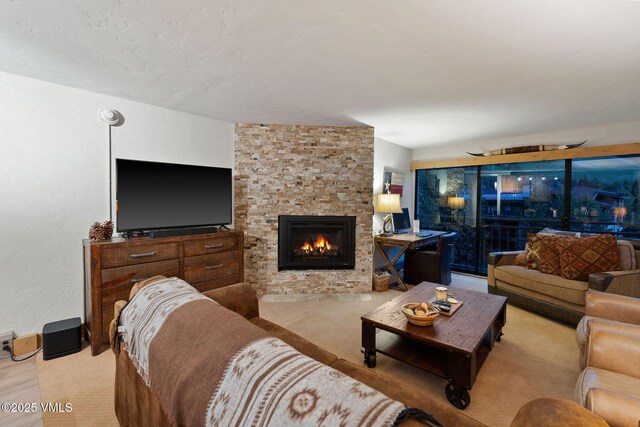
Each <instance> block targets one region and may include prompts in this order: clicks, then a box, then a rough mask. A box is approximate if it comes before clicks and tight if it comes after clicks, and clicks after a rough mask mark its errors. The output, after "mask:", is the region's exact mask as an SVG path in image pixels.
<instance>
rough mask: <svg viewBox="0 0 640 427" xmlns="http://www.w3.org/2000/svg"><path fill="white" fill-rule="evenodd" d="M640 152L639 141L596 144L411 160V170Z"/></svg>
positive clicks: (622, 154)
mask: <svg viewBox="0 0 640 427" xmlns="http://www.w3.org/2000/svg"><path fill="white" fill-rule="evenodd" d="M628 154H640V142H633V143H630V144H616V145H597V146H594V147H579V148H570V149H566V150H553V151H536V152H535V153H518V154H504V155H497V156H487V157H473V156H469V157H459V158H456V159H442V160H427V161H417V162H411V163H410V167H411V170H416V169H439V168H452V167H464V166H479V165H500V164H504V163H524V162H540V161H545V160H564V159H580V158H585V157H606V156H624V155H628Z"/></svg>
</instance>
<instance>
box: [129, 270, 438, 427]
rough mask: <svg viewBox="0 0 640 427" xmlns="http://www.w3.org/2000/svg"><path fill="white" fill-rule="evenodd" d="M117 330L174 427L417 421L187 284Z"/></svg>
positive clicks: (161, 283) (176, 283)
mask: <svg viewBox="0 0 640 427" xmlns="http://www.w3.org/2000/svg"><path fill="white" fill-rule="evenodd" d="M119 325H120V328H119V331H120V338H121V340H122V344H123V348H124V349H125V350H126V351H127V352H128V355H129V357H130V359H131V360H132V361H133V363H134V364H135V366H136V368H137V369H138V372H139V373H140V376H141V377H142V378H143V379H144V381H145V383H146V384H147V386H149V387H150V388H151V390H152V391H153V392H154V394H155V395H156V396H157V397H158V400H159V401H160V404H161V405H162V407H163V409H164V411H165V414H166V415H167V417H168V418H169V420H170V421H171V422H172V423H173V424H174V425H184V426H204V425H206V426H225V427H226V426H245V425H252V426H278V427H280V426H287V425H296V426H306V425H308V426H311V425H313V426H338V425H344V426H367V427H368V426H391V425H395V424H394V423H396V422H399V421H401V420H404V419H407V418H417V417H415V416H408V415H410V411H414V410H411V409H405V406H404V405H403V404H401V403H400V402H397V401H394V400H391V399H389V398H388V397H387V396H385V395H384V394H382V393H380V392H378V391H376V390H374V389H372V388H370V387H368V386H367V385H365V384H363V383H361V382H359V381H357V380H355V379H353V378H351V377H348V376H346V375H344V374H342V373H341V372H339V371H336V370H335V369H332V368H330V367H328V366H326V365H323V364H321V363H319V362H317V361H315V360H313V359H311V358H309V357H307V356H305V355H302V354H301V353H299V352H298V351H296V350H295V349H293V348H292V347H290V346H289V345H288V344H286V343H284V342H283V341H281V340H279V339H276V338H273V337H270V336H269V335H268V334H267V332H266V331H264V330H263V329H260V328H259V327H257V326H255V325H253V324H252V323H251V322H247V320H246V319H244V318H243V317H242V316H240V315H239V314H237V313H235V312H232V311H230V310H227V309H226V308H224V307H222V306H221V305H219V304H217V303H216V302H214V301H212V300H211V299H209V298H206V297H204V296H203V295H202V294H200V293H199V292H198V291H197V290H196V289H194V288H193V287H191V286H190V285H189V284H187V283H186V282H184V281H182V280H180V279H176V278H170V279H162V280H158V281H156V282H153V283H151V284H149V285H146V286H144V287H143V288H142V289H140V290H139V291H138V292H137V293H136V294H135V295H134V296H133V298H132V299H131V301H130V302H129V303H128V304H127V305H126V306H125V307H124V308H123V309H122V311H121V312H120V317H119ZM422 414H423V415H426V414H424V413H422ZM418 418H419V417H418ZM423 418H424V417H423ZM430 425H431V424H430ZM435 425H439V424H437V423H436V424H435Z"/></svg>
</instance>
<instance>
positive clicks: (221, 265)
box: [204, 264, 224, 270]
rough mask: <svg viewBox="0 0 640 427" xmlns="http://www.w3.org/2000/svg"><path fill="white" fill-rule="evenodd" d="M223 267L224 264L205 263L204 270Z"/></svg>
mask: <svg viewBox="0 0 640 427" xmlns="http://www.w3.org/2000/svg"><path fill="white" fill-rule="evenodd" d="M220 267H224V264H216V265H207V266H206V267H205V268H204V269H205V270H215V269H216V268H220Z"/></svg>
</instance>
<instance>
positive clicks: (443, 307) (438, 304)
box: [433, 301, 451, 312]
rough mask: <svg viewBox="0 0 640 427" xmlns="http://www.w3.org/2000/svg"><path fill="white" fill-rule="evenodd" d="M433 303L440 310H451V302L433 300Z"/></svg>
mask: <svg viewBox="0 0 640 427" xmlns="http://www.w3.org/2000/svg"><path fill="white" fill-rule="evenodd" d="M433 305H435V306H436V307H438V308H439V309H440V310H442V311H446V312H449V311H451V304H447V303H444V302H440V301H435V302H433Z"/></svg>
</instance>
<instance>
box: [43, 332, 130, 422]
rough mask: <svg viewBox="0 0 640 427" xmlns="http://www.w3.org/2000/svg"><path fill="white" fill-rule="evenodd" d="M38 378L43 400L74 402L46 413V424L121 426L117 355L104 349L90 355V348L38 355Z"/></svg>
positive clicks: (63, 402) (44, 416)
mask: <svg viewBox="0 0 640 427" xmlns="http://www.w3.org/2000/svg"><path fill="white" fill-rule="evenodd" d="M37 362H38V363H37V365H38V379H39V381H40V395H41V397H42V401H43V402H52V403H55V402H60V403H62V404H63V405H64V404H65V403H71V405H72V408H73V409H72V411H71V412H67V413H44V414H43V418H44V425H45V426H47V427H48V426H65V427H66V426H74V427H75V426H79V427H80V426H83V427H84V426H96V427H108V426H118V420H117V419H116V414H115V412H114V410H113V385H114V380H115V368H116V365H115V363H116V362H115V356H114V354H113V352H111V350H105V351H104V352H103V353H102V354H100V355H99V356H96V357H91V348H90V347H89V346H88V345H87V344H86V343H85V347H84V348H83V349H82V351H80V352H79V353H75V354H70V355H69V356H64V357H61V358H58V359H52V360H42V354H39V355H38V361H37Z"/></svg>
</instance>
